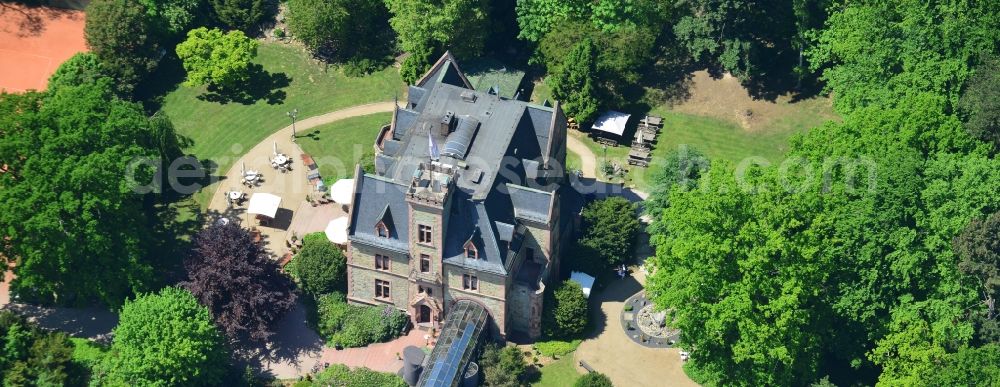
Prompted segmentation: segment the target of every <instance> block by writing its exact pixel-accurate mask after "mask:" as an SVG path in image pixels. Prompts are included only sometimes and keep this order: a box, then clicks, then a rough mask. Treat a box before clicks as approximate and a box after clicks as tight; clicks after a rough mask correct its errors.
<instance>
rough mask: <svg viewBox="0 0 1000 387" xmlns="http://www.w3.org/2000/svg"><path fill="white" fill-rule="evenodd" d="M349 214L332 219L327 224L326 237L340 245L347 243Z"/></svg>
mask: <svg viewBox="0 0 1000 387" xmlns="http://www.w3.org/2000/svg"><path fill="white" fill-rule="evenodd" d="M347 223H348V218H347V216H341V217H339V218H336V219H334V220H331V221H330V223H329V224H327V225H326V239H329V240H330V242H333V243H336V244H338V245H344V244H347Z"/></svg>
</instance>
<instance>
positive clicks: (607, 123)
mask: <svg viewBox="0 0 1000 387" xmlns="http://www.w3.org/2000/svg"><path fill="white" fill-rule="evenodd" d="M631 116H632V115H631V114H625V113H622V112H616V111H614V110H609V111H607V112H605V113H604V114H601V116H600V117H597V121H594V126H593V127H591V128H592V129H594V130H599V131H602V132H605V133H611V134H614V135H616V136H621V135H622V133H625V124H627V123H628V118H629V117H631Z"/></svg>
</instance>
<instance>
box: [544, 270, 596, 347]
mask: <svg viewBox="0 0 1000 387" xmlns="http://www.w3.org/2000/svg"><path fill="white" fill-rule="evenodd" d="M588 317H589V315H588V312H587V298H586V297H585V296H584V295H583V288H581V287H580V284H579V283H577V282H576V281H570V280H566V281H563V282H562V283H561V284H559V285H558V286H557V287H556V288H555V289H554V290H552V292H551V293H550V294H548V295H547V297H546V298H545V310H544V311H543V315H542V329H543V331H544V333H545V335H546V336H548V337H551V338H574V337H577V336H579V335H581V334H583V331H584V329H586V328H587V319H588Z"/></svg>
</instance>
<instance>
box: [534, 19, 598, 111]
mask: <svg viewBox="0 0 1000 387" xmlns="http://www.w3.org/2000/svg"><path fill="white" fill-rule="evenodd" d="M594 56H595V54H594V43H593V42H591V41H590V39H584V40H583V41H581V42H580V43H578V44H577V45H576V47H574V48H573V50H572V51H570V53H569V57H567V58H566V60H565V61H563V64H562V66H560V67H559V68H556V69H554V71H553V74H552V75H551V76H549V78H548V79H547V80H546V82H548V83H549V87H551V88H552V96H553V97H555V98H556V99H557V100H559V101H561V102H562V109H563V111H565V112H566V115H567V116H569V117H572V118H574V119H576V121H577V122H591V121H592V120H594V119H595V118H597V109H598V108H599V106H598V104H599V101H598V98H597V90H596V89H595V88H594V83H595V82H596V78H597V67H596V65H595V64H594V60H595V58H594Z"/></svg>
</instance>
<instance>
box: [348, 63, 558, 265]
mask: <svg viewBox="0 0 1000 387" xmlns="http://www.w3.org/2000/svg"><path fill="white" fill-rule="evenodd" d="M446 116H450V117H453V119H452V120H453V123H452V125H453V126H452V127H451V131H450V133H449V132H443V131H442V130H441V128H442V121H444V122H448V121H449V120H448V119H443V118H444V117H446ZM558 117H562V116H561V115H560V113H559V111H558V110H557V108H549V107H543V106H538V105H533V104H530V103H527V102H523V101H517V100H509V99H505V98H501V97H499V96H497V95H491V94H489V93H486V92H480V91H476V90H474V89H473V88H472V86H471V85H469V83H468V80H467V79H466V78H465V76H464V74H462V72H461V70H460V69H459V67H458V65H457V63H456V62H455V60H454V58H453V57H452V56H451V54H449V53H446V54H445V55H444V56H442V58H441V59H440V60H438V62H437V63H435V64H434V66H432V68H431V70H430V71H428V73H427V74H426V75H425V76H424V77H423V78H421V79H420V80H419V81H418V82H417V84H416V85H413V86H410V87H409V93H408V96H407V101H406V105H405V106H403V107H400V108H397V109H396V110H395V112H394V119H393V125H394V126H393V128H392V132H393V136H392V140H387V141H385V144H384V149H383V150H382V152H381V153H380V154H379V155H377V156H376V159H375V166H376V171H377V172H378V174H379V175H380V176H382V177H377V176H372V175H365V176H364V177H363V179H360V182H359V188H358V198H357V199H356V200H355V202H354V203H355V204H354V208H355V211H356V212H357V214H356V215H355V218H357V219H356V221H354V222H352V225H351V230H350V235H351V238H352V240H358V241H361V242H363V243H376V242H373V241H372V239H373V238H377V237H375V236H374V232H375V228H374V227H375V224H376V223H377V221H378V220H377V219H376V218H377V216H378V214H377V213H378V212H379V211H381V210H382V209H383V208H385V207H386V204H387V203H388V204H389V209H390V211H392V213H393V216H395V217H396V218H395V219H396V222H395V223H396V224H397V226H398V227H402V226H401V224H402V223H403V222H402V221H401V220H400V219H401V218H399V217H400V216H406V215H398V214H408V213H407V212H404V209H405V208H406V202H405V195H404V192H405V186H407V185H409V182H410V180H411V179H412V177H413V176H414V172H415V171H416V170H417V168H418V167H419V165H420V164H421V163H426V162H427V161H428V160H429V159H430V150H429V146H428V143H429V140H428V137H433V138H434V142H435V143H436V144H437V147H438V149H439V150H440V151H441V152H440V153H441V158H440V160H439V161H440V162H441V163H442V164H450V165H457V166H459V168H458V171H459V172H458V175H457V176H456V178H455V185H456V187H457V189H454V192H452V195H453V196H452V201H451V203H452V204H451V213H450V214H449V215H448V216H449V223H448V228H447V230H445V231H446V235H445V236H444V246H443V257H444V261H445V262H446V263H449V264H452V265H458V266H462V267H467V268H472V269H476V270H481V271H487V272H492V273H496V274H500V275H506V274H507V273H508V272H509V271H510V269H511V265H512V262H513V257H514V256H515V255H516V251H518V250H520V247H521V244H522V243H523V239H524V237H523V233H524V227H523V226H522V225H520V224H519V221H518V220H529V221H533V222H540V223H548V222H549V221H550V220H551V219H550V214H551V208H550V207H551V205H552V197H553V195H554V193H553V192H554V191H555V190H557V189H558V188H559V186H558V185H556V186H551V187H545V186H542V188H540V189H531V188H525V187H521V186H519V185H520V184H529V183H530V182H531V181H530V180H532V179H536V178H539V173H538V171H539V170H540V169H542V168H544V167H545V162H544V161H545V158H546V157H557V156H556V155H554V154H550V153H555V154H564V151H560V150H558V149H559V148H558V147H565V144H563V143H557V144H552V142H553V141H552V138H559V136H560V134H561V133H563V132H562V129H563V128H562V127H557V128H553V123H554V122H556V121H558V119H557V118H558ZM553 149H555V150H553ZM512 161H513V162H512ZM511 164H513V165H511ZM376 179H377V180H376ZM375 181H377V182H380V183H381V185H383V186H391V187H395V189H392V190H386V192H385V193H384V194H382V195H376V194H373V193H370V186H372V185H374V184H373V183H374V182H375ZM531 186H532V187H535V185H531ZM549 191H553V192H549ZM508 192H509V193H510V194H509V195H508ZM367 195H375V196H382V197H378V198H367V197H366V196H367ZM392 203H398V204H396V205H397V206H399V207H400V209H399V210H398V211H397V210H396V208H395V207H393V204H392ZM399 234H400V235H401V236H400V237H399V238H398V239H393V238H389V239H390V241H385V240H384V239H386V238H379V239H383V240H381V241H377V242H379V243H383V244H389V245H394V246H396V247H397V248H403V249H406V248H407V247H406V246H408V245H407V244H406V242H407V241H406V240H405V238H406V235H408V234H407V233H405V232H403V231H402V230H400V231H399ZM470 241H471V242H472V243H473V244H474V245H475V246H476V249H477V252H478V255H479V257H478V259H469V258H466V254H465V245H466V243H467V242H470Z"/></svg>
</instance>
